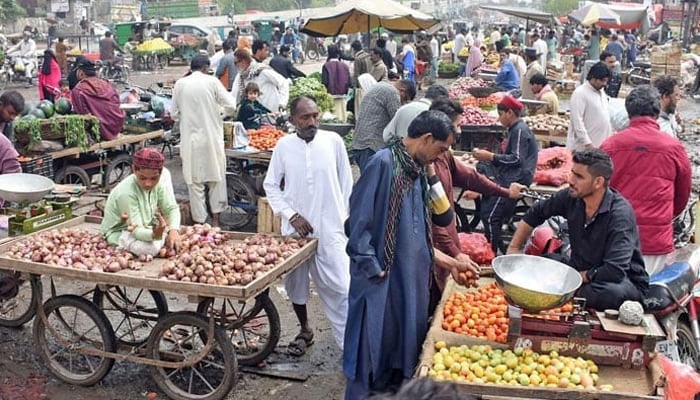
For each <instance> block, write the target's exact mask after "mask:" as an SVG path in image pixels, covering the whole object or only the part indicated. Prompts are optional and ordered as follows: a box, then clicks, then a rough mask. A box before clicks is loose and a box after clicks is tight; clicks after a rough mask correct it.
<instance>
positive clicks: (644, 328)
mask: <svg viewBox="0 0 700 400" xmlns="http://www.w3.org/2000/svg"><path fill="white" fill-rule="evenodd" d="M596 316H597V317H598V320H599V321H600V323H601V324H602V325H603V329H605V330H606V331H608V332H618V333H625V334H628V335H639V336H658V337H664V336H666V334H665V333H664V331H663V330H662V329H661V326H659V323H658V322H657V321H656V318H654V316H653V315H651V314H644V323H643V324H641V325H637V326H634V325H627V324H623V323H622V322H620V321H619V320H617V319H609V318H605V313H604V312H602V311H596Z"/></svg>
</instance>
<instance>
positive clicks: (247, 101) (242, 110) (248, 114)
mask: <svg viewBox="0 0 700 400" xmlns="http://www.w3.org/2000/svg"><path fill="white" fill-rule="evenodd" d="M244 94H245V98H244V99H243V100H241V105H240V106H239V111H238V118H237V119H238V121H241V122H242V123H243V126H244V127H245V128H246V129H258V128H260V125H262V124H261V121H262V119H263V117H265V116H270V117H273V116H274V114H273V113H272V112H270V110H268V109H267V107H265V106H263V105H262V104H260V102H259V101H258V96H260V88H259V87H258V84H257V83H255V82H250V83H248V84H247V85H246V87H245V93H244Z"/></svg>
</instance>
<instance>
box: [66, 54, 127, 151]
mask: <svg viewBox="0 0 700 400" xmlns="http://www.w3.org/2000/svg"><path fill="white" fill-rule="evenodd" d="M75 76H76V78H77V79H78V84H77V85H75V87H74V88H73V90H72V92H71V97H72V99H73V110H74V111H75V113H76V114H92V115H94V116H95V117H97V119H99V120H100V136H102V139H103V140H112V139H114V138H115V137H117V135H118V134H119V132H120V131H121V130H122V127H123V126H124V119H125V118H126V115H125V114H124V110H122V109H121V108H120V107H119V93H117V90H116V89H115V88H114V86H112V84H111V83H109V82H108V81H107V80H105V79H102V78H99V77H98V76H97V67H96V66H95V64H94V63H93V62H92V61H90V60H87V59H83V60H82V61H80V64H78V66H77V68H76V72H75Z"/></svg>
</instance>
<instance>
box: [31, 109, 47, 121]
mask: <svg viewBox="0 0 700 400" xmlns="http://www.w3.org/2000/svg"><path fill="white" fill-rule="evenodd" d="M29 115H33V116H35V117H36V118H38V119H44V118H46V114H44V112H43V111H41V108H35V109H33V110H32V111H31V112H30V113H29Z"/></svg>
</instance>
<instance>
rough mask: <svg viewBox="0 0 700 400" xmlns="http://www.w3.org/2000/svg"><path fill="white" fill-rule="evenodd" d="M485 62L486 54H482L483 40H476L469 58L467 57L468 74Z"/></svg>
mask: <svg viewBox="0 0 700 400" xmlns="http://www.w3.org/2000/svg"><path fill="white" fill-rule="evenodd" d="M483 63H484V56H483V54H481V40H479V39H476V40H474V44H472V48H471V49H470V51H469V58H468V59H467V68H466V75H467V76H471V74H472V72H474V70H475V69H477V68H479V67H480V66H481V64H483Z"/></svg>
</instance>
